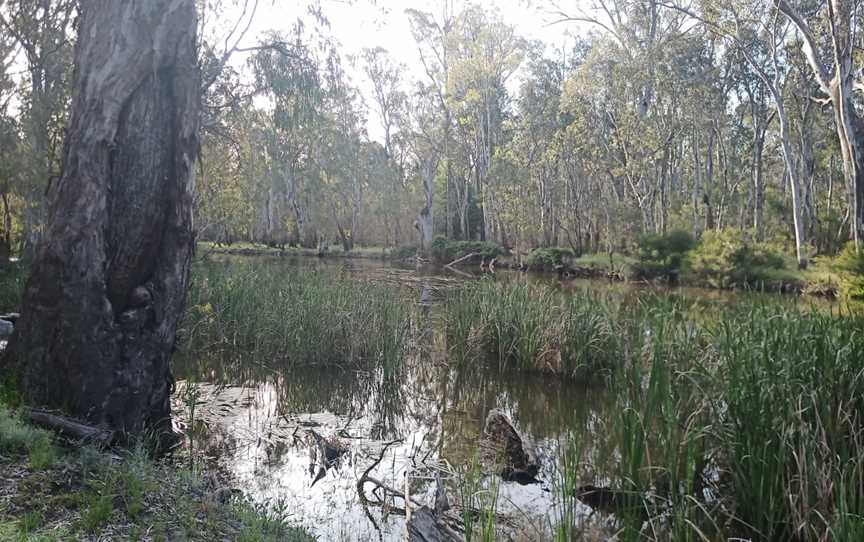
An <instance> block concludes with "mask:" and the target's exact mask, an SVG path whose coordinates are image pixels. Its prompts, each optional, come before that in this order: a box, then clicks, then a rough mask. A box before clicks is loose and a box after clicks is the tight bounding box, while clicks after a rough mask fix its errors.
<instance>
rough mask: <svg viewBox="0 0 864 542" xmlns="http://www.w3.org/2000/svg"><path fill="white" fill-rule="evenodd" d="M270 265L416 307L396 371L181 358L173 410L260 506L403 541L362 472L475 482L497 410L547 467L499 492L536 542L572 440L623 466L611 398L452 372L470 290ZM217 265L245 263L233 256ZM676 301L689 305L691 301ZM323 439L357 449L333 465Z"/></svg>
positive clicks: (427, 278) (356, 271) (417, 489)
mask: <svg viewBox="0 0 864 542" xmlns="http://www.w3.org/2000/svg"><path fill="white" fill-rule="evenodd" d="M258 261H259V260H256V262H258ZM260 261H264V262H267V260H266V259H264V258H261V259H260ZM256 264H257V263H256ZM266 264H267V265H302V266H304V267H305V268H306V270H307V271H308V272H311V273H330V274H333V275H334V276H338V277H341V278H357V279H362V280H372V281H378V282H383V283H386V284H392V285H393V287H394V288H398V289H400V291H402V292H404V294H405V299H406V300H408V301H409V302H410V303H411V304H412V306H413V307H414V310H413V311H412V313H411V321H410V329H411V333H410V335H409V336H410V338H411V339H410V345H409V349H408V352H407V353H406V359H405V360H404V363H403V364H402V365H401V366H400V367H399V368H398V369H391V370H385V369H383V368H381V369H377V370H374V371H348V370H339V369H336V368H332V367H330V368H300V369H298V368H290V369H288V368H284V367H280V366H279V365H278V364H276V363H272V362H270V361H269V360H261V359H255V358H253V357H252V356H251V355H249V354H247V353H244V352H235V351H227V350H226V351H220V352H216V353H208V354H207V355H199V354H195V353H186V354H184V355H182V356H180V357H179V358H178V359H177V360H176V364H175V372H176V373H177V375H178V378H180V379H183V380H184V382H180V385H179V386H178V393H177V394H176V396H175V405H174V408H175V411H176V412H177V413H178V417H179V418H181V419H183V420H185V422H186V423H187V424H188V425H189V434H190V436H191V437H192V446H193V447H194V449H195V450H198V451H200V452H202V453H203V455H204V456H205V457H206V458H208V460H210V461H212V462H213V463H214V464H215V465H217V466H218V467H219V468H221V469H224V470H226V471H227V472H229V473H230V474H231V476H233V478H234V479H235V480H236V483H237V485H238V486H239V487H240V488H241V489H243V490H244V491H246V492H248V493H249V494H250V495H251V496H253V497H254V498H256V499H260V500H262V501H269V502H270V503H271V504H272V505H273V506H278V507H282V508H283V509H285V510H290V511H292V513H293V514H296V517H297V518H298V520H301V521H302V522H303V524H304V525H305V526H307V527H309V528H311V530H312V531H313V532H315V533H316V534H317V535H319V537H320V538H321V539H322V540H402V539H403V538H404V518H402V517H400V516H399V515H398V514H397V513H396V512H395V511H396V510H397V509H398V508H399V507H400V506H402V504H401V503H397V502H392V503H389V504H387V505H386V506H381V507H377V508H375V509H370V508H369V507H367V506H365V505H364V504H363V501H362V499H360V498H358V481H359V480H360V479H361V477H362V476H363V473H364V472H365V471H366V470H367V469H368V468H369V467H370V465H373V464H374V465H375V467H374V469H372V470H371V471H370V473H369V475H370V476H373V477H374V478H375V479H377V480H378V481H380V482H381V483H383V484H387V485H389V486H391V487H394V488H401V487H404V484H405V476H406V474H415V473H418V472H425V470H424V469H429V468H440V465H445V466H448V465H449V467H448V468H452V469H454V470H463V471H464V470H465V469H467V468H469V466H470V465H471V464H472V463H473V462H474V461H475V458H476V456H477V454H478V443H479V441H480V437H481V434H482V431H483V423H484V420H485V418H486V415H487V413H488V412H489V410H490V409H492V408H500V409H502V410H503V411H504V412H506V413H507V414H508V415H509V416H510V417H511V419H512V420H513V421H514V422H515V424H516V425H517V426H518V427H519V428H520V429H521V430H522V431H523V433H525V434H526V435H527V436H528V437H529V438H530V439H532V440H533V441H534V442H535V444H536V448H537V450H538V453H539V456H540V459H541V465H542V468H541V472H540V475H539V478H540V479H541V480H543V481H544V483H542V484H539V485H531V486H520V485H518V484H516V483H503V482H502V483H501V484H500V496H499V504H500V510H501V511H502V512H504V513H510V514H512V515H513V516H514V517H517V516H518V517H519V518H520V521H521V522H522V523H523V524H524V525H523V528H524V529H526V530H527V531H528V532H529V533H531V534H529V535H527V536H528V538H529V539H539V538H542V536H541V535H539V534H538V533H543V532H545V530H546V529H548V527H549V522H550V520H549V519H548V516H549V515H550V514H551V515H552V516H554V515H555V514H556V513H558V512H556V510H557V508H558V507H559V506H560V503H559V502H557V501H556V497H555V495H556V493H555V491H554V490H555V488H554V487H553V482H554V481H555V480H556V479H557V478H558V473H557V472H556V469H557V468H558V467H557V466H558V464H559V454H560V453H561V446H562V442H563V441H565V440H566V439H567V436H568V433H569V432H570V431H572V430H574V428H577V427H580V428H586V430H585V431H584V433H582V434H580V438H581V439H582V442H581V444H582V447H583V449H584V450H585V454H586V457H585V458H586V459H587V460H588V461H589V462H590V463H593V464H596V465H601V464H602V463H603V462H604V461H607V462H608V461H610V458H611V457H612V456H614V454H615V451H614V450H612V449H608V448H607V446H608V444H607V442H606V439H604V438H603V435H606V434H609V432H610V431H609V427H607V425H606V424H608V423H611V422H610V421H609V420H613V419H614V415H613V414H614V413H612V412H609V408H610V407H609V404H608V401H607V397H606V393H605V390H604V389H602V387H598V386H597V385H592V384H589V383H578V382H572V381H567V382H564V381H561V380H560V379H556V378H547V377H542V376H526V375H525V374H524V373H523V374H518V375H515V374H499V373H494V372H490V371H487V370H481V369H479V368H475V369H474V370H463V371H456V370H455V369H454V368H452V367H451V365H450V364H449V363H448V360H447V356H446V341H445V340H444V339H443V337H442V336H441V328H442V325H441V323H442V322H441V315H440V310H439V309H440V303H439V302H440V301H441V300H442V299H444V298H445V296H446V295H448V292H450V291H452V290H453V288H454V287H456V286H458V285H459V284H460V283H461V282H463V281H464V280H468V279H464V278H457V277H455V276H451V275H446V276H440V275H436V274H434V273H425V274H424V273H418V272H417V271H416V270H414V269H406V268H400V267H394V266H388V265H383V264H381V263H380V262H369V261H365V260H346V261H342V260H340V261H338V262H328V261H319V260H315V259H309V258H306V259H298V260H296V261H294V260H292V259H291V258H284V259H279V258H276V259H273V260H271V261H269V262H268V263H266ZM212 265H219V266H226V267H230V266H232V265H236V263H235V259H232V258H221V259H219V260H218V261H217V262H216V263H213V264H212ZM493 280H511V281H522V280H525V281H538V280H540V281H549V279H548V278H537V277H535V276H530V275H524V274H521V273H516V272H498V273H496V275H495V277H494V279H493ZM552 284H554V285H555V287H557V288H559V289H560V290H561V292H562V294H566V295H583V293H584V292H586V291H589V290H590V289H591V288H593V289H594V290H596V284H590V283H586V282H581V281H572V282H568V283H558V282H556V281H553V282H552ZM592 291H593V290H592ZM647 292H648V294H651V293H652V292H653V290H650V289H649V290H647ZM605 295H609V296H614V297H615V298H616V299H617V300H618V302H620V303H626V304H629V303H633V304H636V303H638V302H639V299H640V298H641V296H644V295H646V290H645V289H642V288H634V287H632V286H625V285H612V286H610V287H609V289H608V290H606V294H605ZM674 295H684V296H686V295H688V291H686V290H682V291H678V292H677V293H675V294H674ZM700 299H701V301H699V303H700V304H702V305H700V307H707V306H710V305H711V304H714V303H729V302H735V301H734V299H735V298H734V296H728V295H726V296H722V295H717V296H709V297H702V298H700ZM730 299H731V300H732V301H730ZM696 312H697V313H702V314H708V313H710V311H707V310H699V311H696ZM189 382H194V383H195V384H189ZM193 405H194V408H192V406H193ZM313 432H314V433H313ZM315 435H318V437H316V436H315ZM321 439H327V441H328V442H329V443H330V444H332V445H333V446H334V447H344V449H345V450H347V452H346V453H345V454H344V456H342V457H340V459H339V460H338V461H333V462H332V463H329V462H328V463H327V464H324V465H323V467H324V468H322V463H321V461H322V454H323V456H324V458H325V459H326V450H325V451H324V452H322V448H321V444H320V442H321ZM376 462H377V464H376ZM596 482H600V483H602V480H596ZM411 486H412V488H411V492H412V493H413V494H414V495H415V496H417V497H418V498H419V499H421V500H422V499H425V501H426V502H431V500H432V494H433V492H434V483H432V482H431V481H429V480H425V479H422V477H421V478H417V479H414V480H413V481H412V483H411ZM367 489H371V488H367ZM451 491H453V488H452V487H451ZM454 498H455V492H454ZM575 506H577V507H578V506H581V505H579V504H576V505H575ZM587 512H588V510H587V509H582V510H581V512H580V513H583V514H585V513H587Z"/></svg>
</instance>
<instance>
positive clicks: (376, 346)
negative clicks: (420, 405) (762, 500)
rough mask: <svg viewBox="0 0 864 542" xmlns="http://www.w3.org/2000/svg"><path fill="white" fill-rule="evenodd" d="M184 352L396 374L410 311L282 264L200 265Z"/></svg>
mask: <svg viewBox="0 0 864 542" xmlns="http://www.w3.org/2000/svg"><path fill="white" fill-rule="evenodd" d="M188 307H189V309H188V310H187V315H186V319H185V323H184V328H185V330H186V338H187V349H189V350H192V351H195V352H196V353H199V354H200V353H206V352H215V351H242V352H244V353H245V354H250V353H251V354H252V355H254V357H256V358H257V359H260V360H267V362H268V363H273V364H276V365H279V366H339V367H347V368H361V367H362V368H369V367H379V366H385V367H395V366H397V365H398V364H399V363H400V361H401V359H402V355H403V352H404V349H405V345H406V342H407V331H408V316H409V315H408V310H407V306H406V305H405V303H403V302H402V300H401V299H400V298H399V296H398V293H397V292H395V291H394V290H393V289H392V288H391V287H387V286H384V285H379V284H375V283H371V282H369V283H364V282H358V281H351V280H346V279H341V278H338V277H332V276H325V275H322V274H319V273H303V272H301V271H298V270H292V269H288V268H285V267H281V266H279V265H275V264H274V265H266V264H265V265H252V264H244V265H241V264H233V265H231V266H230V267H225V268H223V267H219V266H217V265H201V266H198V267H196V269H195V272H194V279H193V286H192V290H191V291H190V293H189V302H188Z"/></svg>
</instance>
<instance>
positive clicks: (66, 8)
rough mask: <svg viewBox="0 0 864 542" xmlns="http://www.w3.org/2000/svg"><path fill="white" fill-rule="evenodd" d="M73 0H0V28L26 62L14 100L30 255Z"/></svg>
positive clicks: (51, 155)
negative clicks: (19, 111) (21, 140)
mask: <svg viewBox="0 0 864 542" xmlns="http://www.w3.org/2000/svg"><path fill="white" fill-rule="evenodd" d="M77 13H78V2H76V1H74V0H36V1H33V0H5V1H3V2H0V29H2V33H3V34H4V36H11V37H12V38H13V39H14V41H15V43H16V44H17V46H18V48H19V49H20V51H21V52H22V53H23V58H24V61H25V62H26V67H27V70H26V76H25V80H26V87H24V89H23V91H22V93H21V95H20V101H21V103H22V105H23V111H24V113H25V115H24V120H23V123H22V127H23V129H24V130H23V131H24V134H25V136H26V137H25V142H26V145H27V147H28V148H27V150H26V153H25V155H24V156H25V157H26V163H25V164H24V165H25V171H26V173H25V175H22V176H21V177H20V179H19V181H20V182H21V183H23V185H24V186H23V190H22V193H23V194H24V210H23V227H24V231H23V237H24V239H23V241H24V253H26V254H27V255H32V254H33V251H34V250H35V247H36V244H37V242H38V240H39V237H40V235H41V231H42V228H43V225H44V221H45V210H46V208H45V201H44V200H45V197H44V194H45V191H46V187H47V186H48V184H49V179H50V178H52V177H56V175H57V172H58V169H59V161H60V151H61V143H62V137H63V131H62V129H63V126H64V125H65V123H66V114H67V105H68V102H69V84H70V79H71V66H72V61H71V60H72V49H73V42H74V39H73V36H72V30H73V23H74V21H75V18H76V15H77Z"/></svg>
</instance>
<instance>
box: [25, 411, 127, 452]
mask: <svg viewBox="0 0 864 542" xmlns="http://www.w3.org/2000/svg"><path fill="white" fill-rule="evenodd" d="M28 417H29V418H30V422H31V423H32V424H34V425H38V426H40V427H44V428H46V429H50V430H52V431H56V432H57V433H60V434H61V435H63V436H64V437H66V438H68V439H72V440H76V441H78V442H80V443H82V444H95V445H96V446H99V447H100V448H107V447H108V446H110V445H111V444H112V443H113V442H114V437H115V433H114V431H111V430H108V429H104V428H102V427H94V426H92V425H86V424H83V423H81V422H79V421H77V420H73V419H72V418H67V417H66V416H60V415H58V414H52V413H51V412H47V411H45V410H38V409H31V410H30V412H29V416H28Z"/></svg>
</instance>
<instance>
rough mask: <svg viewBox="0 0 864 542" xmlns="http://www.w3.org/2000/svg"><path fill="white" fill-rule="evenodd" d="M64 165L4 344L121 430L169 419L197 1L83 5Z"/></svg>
mask: <svg viewBox="0 0 864 542" xmlns="http://www.w3.org/2000/svg"><path fill="white" fill-rule="evenodd" d="M78 25H79V34H78V43H77V47H76V53H75V68H76V71H75V73H76V75H75V81H74V89H75V98H74V100H73V104H72V115H71V120H70V124H69V128H68V131H67V134H68V135H67V139H66V144H65V150H64V155H63V163H62V170H61V171H62V173H61V176H60V179H59V181H58V182H57V183H56V184H55V186H54V188H53V189H52V191H51V193H50V199H51V206H50V215H49V221H48V227H47V230H46V233H45V236H44V238H43V239H42V241H41V242H40V245H39V248H38V251H37V254H36V258H35V260H34V263H33V270H32V275H31V277H30V279H29V281H28V284H27V289H26V292H25V294H24V300H23V305H22V314H21V319H20V321H19V323H18V325H17V326H16V330H15V335H14V336H13V338H12V340H11V343H10V345H9V347H8V349H7V351H6V353H5V355H4V357H3V365H4V370H5V371H8V372H7V374H11V375H13V376H14V377H16V378H17V379H18V381H19V384H20V388H21V389H22V391H23V394H24V396H25V397H26V399H27V400H28V401H29V402H31V403H34V404H40V405H48V406H52V407H57V408H62V409H64V410H66V411H68V412H70V413H71V414H74V415H77V416H80V417H82V418H85V419H88V420H90V421H92V422H95V423H102V424H105V425H107V426H109V427H111V428H114V429H117V430H120V431H122V432H123V433H124V434H126V435H140V434H141V433H142V432H143V431H144V430H145V429H147V428H157V429H161V428H164V427H165V424H166V422H168V421H169V419H170V412H171V408H170V403H169V395H170V393H171V390H172V385H173V380H172V376H171V371H170V367H169V357H170V355H171V352H172V349H173V347H174V341H175V333H176V329H177V324H178V321H179V319H180V317H181V315H182V312H183V306H184V301H185V292H186V286H187V283H188V280H189V265H190V260H191V255H192V250H193V241H194V235H193V230H192V217H191V204H192V197H191V190H192V179H193V177H194V171H195V161H196V158H197V153H198V123H199V100H200V77H199V70H198V63H197V56H196V28H197V16H196V9H195V2H194V0H128V1H124V2H115V1H113V0H91V1H88V2H84V3H83V4H82V6H81V13H80V20H79V23H78Z"/></svg>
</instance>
